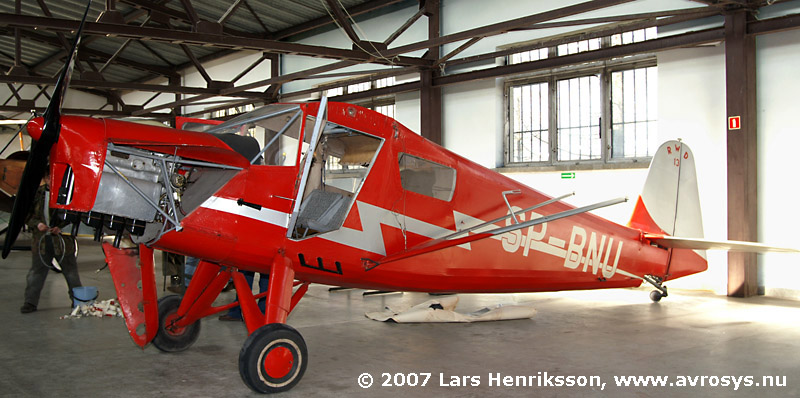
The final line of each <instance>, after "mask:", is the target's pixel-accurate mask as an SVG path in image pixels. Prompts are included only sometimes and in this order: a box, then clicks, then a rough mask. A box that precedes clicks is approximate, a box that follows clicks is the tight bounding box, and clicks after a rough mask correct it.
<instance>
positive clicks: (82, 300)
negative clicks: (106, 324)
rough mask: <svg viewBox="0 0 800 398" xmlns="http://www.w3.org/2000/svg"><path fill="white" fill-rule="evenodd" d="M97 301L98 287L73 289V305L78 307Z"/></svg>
mask: <svg viewBox="0 0 800 398" xmlns="http://www.w3.org/2000/svg"><path fill="white" fill-rule="evenodd" d="M96 299H97V287H96V286H81V287H74V288H72V305H73V306H75V307H77V306H80V305H89V304H93V303H94V300H96Z"/></svg>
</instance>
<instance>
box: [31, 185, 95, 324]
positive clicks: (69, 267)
mask: <svg viewBox="0 0 800 398" xmlns="http://www.w3.org/2000/svg"><path fill="white" fill-rule="evenodd" d="M48 181H49V175H48V176H45V178H44V184H42V185H41V186H39V189H38V190H37V191H36V196H35V197H34V202H33V209H32V210H31V213H30V214H29V215H28V218H27V219H26V221H25V224H26V225H27V226H28V227H29V228H30V230H31V231H32V235H33V237H32V240H31V269H30V270H28V276H27V284H26V286H25V303H24V304H23V305H22V307H21V308H20V312H21V313H23V314H28V313H31V312H34V311H36V309H37V306H38V305H39V297H40V296H41V293H42V288H43V287H44V281H45V279H47V273H48V272H50V269H51V267H50V266H48V265H49V264H52V263H53V259H54V258H55V257H56V250H55V246H60V241H61V239H63V243H64V244H63V253H64V256H63V258H62V259H60V261H58V265H59V266H60V268H61V272H62V274H63V275H64V279H66V281H67V287H68V289H69V291H68V293H69V298H70V305H72V299H73V294H72V292H73V290H72V289H73V288H76V287H80V286H81V278H80V275H78V263H77V260H76V259H75V237H73V236H70V235H62V234H61V228H63V227H65V226H66V225H67V224H68V223H67V222H66V221H59V220H55V219H54V211H53V210H51V209H50V208H49V206H48V201H49V198H50V192H49V187H48ZM51 221H53V224H52V225H53V226H52V227H51V226H50V225H51V224H50V223H51ZM48 234H49V235H48ZM57 241H58V242H57ZM40 242H41V243H43V244H41V243H40ZM59 256H60V255H59ZM56 260H58V259H56Z"/></svg>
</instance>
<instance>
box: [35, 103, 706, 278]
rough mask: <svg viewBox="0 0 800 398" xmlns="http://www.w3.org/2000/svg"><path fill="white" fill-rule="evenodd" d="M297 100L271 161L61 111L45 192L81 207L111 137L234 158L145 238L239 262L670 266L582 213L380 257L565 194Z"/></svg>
mask: <svg viewBox="0 0 800 398" xmlns="http://www.w3.org/2000/svg"><path fill="white" fill-rule="evenodd" d="M296 106H297V112H302V116H301V117H300V118H298V119H300V120H302V125H300V126H299V129H298V131H297V138H298V142H300V143H303V142H305V144H302V145H296V146H295V147H294V148H293V149H294V150H295V151H296V152H294V153H292V152H290V151H283V152H282V153H281V154H279V155H280V156H281V159H282V160H281V161H280V162H272V161H268V159H270V156H274V155H270V156H267V155H268V154H269V153H270V151H266V152H264V153H263V155H261V158H260V160H259V162H251V161H250V159H246V158H245V157H244V156H242V155H240V154H239V153H236V152H235V151H233V150H231V149H230V147H228V146H227V145H226V144H225V143H223V142H222V141H221V140H219V139H217V138H215V137H214V136H213V135H211V134H207V133H199V132H191V131H184V130H175V129H169V128H162V127H153V126H145V125H139V124H132V123H125V122H119V121H104V120H98V119H89V118H80V117H63V118H62V125H63V127H62V134H61V139H60V140H59V142H58V144H57V146H56V148H55V149H54V151H53V154H52V155H51V156H52V166H51V167H52V170H51V171H52V173H51V176H52V177H51V178H52V180H51V184H52V186H54V187H59V186H61V187H65V186H67V185H68V184H67V183H66V182H65V178H66V176H67V173H65V168H66V167H67V166H69V167H70V168H71V169H72V172H73V174H74V193H72V197H71V198H70V201H69V203H66V204H65V203H64V200H61V202H62V203H59V201H58V200H57V198H56V195H53V197H52V198H51V206H53V207H57V208H62V209H66V210H70V211H71V212H77V213H86V212H89V211H92V210H93V208H95V207H96V206H97V204H96V202H97V200H96V196H97V195H98V186H99V185H100V179H101V175H103V174H104V173H103V171H102V170H103V169H104V167H103V164H104V163H105V162H106V157H107V156H112V155H110V154H111V152H110V151H108V149H109V146H108V145H109V143H111V145H112V146H114V148H123V147H132V148H136V149H137V150H138V149H141V150H145V151H150V152H153V153H157V154H165V155H170V156H180V157H181V158H182V159H193V160H198V161H203V162H213V163H216V164H223V165H228V166H235V167H236V169H235V170H233V171H229V172H228V174H227V177H225V180H224V183H221V186H220V187H219V188H218V189H216V186H214V188H215V190H214V191H213V192H209V193H208V196H207V197H202V198H201V199H202V201H200V202H199V203H198V204H196V205H194V206H192V208H191V210H190V211H188V212H187V213H186V214H181V215H180V217H179V219H180V228H175V229H172V230H170V231H167V232H166V233H163V234H161V235H160V236H158V237H157V239H155V240H151V241H149V242H146V243H147V244H148V245H151V246H153V247H155V248H157V249H161V250H165V251H171V252H176V253H180V254H184V255H187V256H193V257H199V258H203V259H206V260H208V261H211V262H214V263H218V264H221V265H226V266H231V267H235V268H238V269H243V270H251V271H256V272H268V271H269V264H271V262H272V259H273V258H274V257H275V256H276V255H277V254H278V253H283V254H285V255H286V256H287V257H288V258H290V259H292V261H293V267H294V270H295V278H296V279H299V280H303V281H308V282H313V283H324V284H330V285H336V286H347V287H361V288H370V289H388V290H402V291H427V292H535V291H554V290H572V289H597V288H613V287H628V286H638V285H639V284H641V282H642V279H641V276H643V275H655V276H659V277H662V278H664V277H666V275H667V273H668V269H667V267H668V264H669V262H670V261H669V259H670V255H671V254H670V251H668V250H666V249H663V248H659V247H655V246H652V245H651V244H649V242H647V241H646V240H645V239H643V238H642V232H641V231H639V230H638V229H632V228H628V227H625V226H622V225H618V224H616V223H613V222H610V221H608V220H605V219H603V218H600V217H598V216H595V215H593V214H590V213H582V214H577V215H574V216H570V217H567V218H564V219H560V220H556V221H552V222H547V223H543V224H539V225H536V226H532V227H528V228H523V229H521V230H516V231H511V232H508V233H505V234H503V235H498V236H495V237H492V238H487V239H483V240H479V241H476V242H472V243H469V244H466V245H461V246H454V247H449V248H446V249H442V250H439V251H434V252H431V253H427V254H423V255H420V256H416V257H413V258H408V259H405V260H399V261H394V262H389V263H386V264H380V265H377V266H375V265H374V262H376V261H379V260H380V259H382V258H384V257H386V256H388V255H391V254H395V253H400V252H403V251H405V250H408V249H410V248H413V247H415V246H416V245H419V244H421V243H423V242H425V241H428V240H430V239H437V238H442V237H445V236H447V235H450V234H452V233H454V232H457V231H460V230H464V229H466V228H469V227H472V226H475V225H478V224H481V223H483V222H485V221H489V220H493V219H498V218H501V217H505V216H508V215H509V214H510V213H511V211H510V210H513V211H514V216H513V217H510V218H506V219H505V220H503V221H499V222H497V223H496V224H495V226H506V225H511V224H513V223H515V222H522V221H525V220H530V219H532V218H535V217H539V216H542V215H549V214H555V213H558V212H562V211H565V210H569V209H571V208H572V207H571V206H569V205H568V204H566V203H563V202H555V203H552V204H549V205H546V206H543V207H540V208H537V209H535V210H533V211H528V212H520V210H521V209H526V208H529V207H532V206H534V205H536V204H539V203H542V202H545V201H547V200H549V199H551V198H550V197H549V196H547V195H544V194H543V193H540V192H538V191H536V190H534V189H532V188H530V187H527V186H525V185H523V184H521V183H519V182H516V181H514V180H512V179H510V178H507V177H505V176H503V175H501V174H498V173H496V172H494V171H491V170H488V169H486V168H484V167H482V166H480V165H478V164H476V163H474V162H472V161H470V160H468V159H465V158H463V157H461V156H458V155H456V154H454V153H452V152H450V151H448V150H446V149H444V148H442V147H440V146H438V145H435V144H433V143H431V142H430V141H428V140H425V139H424V138H422V137H420V136H419V135H417V134H415V133H414V132H412V131H410V130H408V129H407V128H405V127H404V126H403V125H401V124H399V123H398V122H396V121H395V120H393V119H391V118H389V117H386V116H384V115H381V114H379V113H376V112H373V111H370V110H367V109H364V108H361V107H357V106H354V105H350V104H343V103H330V104H328V110H327V122H328V124H327V125H326V126H327V127H326V130H323V131H322V132H321V133H320V134H321V137H318V141H317V142H313V141H312V140H311V137H308V135H309V134H313V132H312V131H313V128H312V126H311V124H313V123H314V122H315V118H314V116H315V115H317V112H318V107H319V104H317V103H311V104H301V105H296ZM288 114H291V112H289V113H288ZM298 115H300V114H299V113H298ZM286 126H289V124H288V123H287V124H286ZM34 131H35V128H34ZM285 134H288V133H285ZM281 139H283V138H281ZM261 145H262V146H264V145H266V143H265V142H262V143H261ZM286 148H289V149H292V147H291V146H287V147H286ZM309 148H312V150H309ZM287 152H288V153H287ZM307 152H311V154H313V156H317V157H318V158H319V160H324V159H327V160H325V161H323V162H322V163H323V164H324V166H321V165H320V164H319V161H317V162H311V163H310V166H309V167H305V166H306V163H307V161H308V159H306V156H307V155H308V154H307ZM322 155H324V156H322ZM261 159H263V160H264V161H263V162H262V161H261ZM332 159H335V162H333V160H332ZM256 163H262V164H256ZM334 163H336V164H334ZM315 165H316V167H317V168H315ZM334 166H335V167H334ZM315 170H318V171H317V174H315ZM106 173H109V171H108V169H106ZM304 174H305V175H306V178H305V179H304V178H303V175H304ZM70 178H72V177H70ZM103 178H104V177H103ZM189 178H190V179H191V177H189ZM508 191H518V192H519V193H513V194H508V193H507V194H506V198H507V200H508V204H509V205H510V206H511V207H510V208H509V205H507V204H506V201H505V200H504V194H503V193H504V192H508ZM174 196H176V197H178V198H179V195H177V194H175V195H174ZM195 196H197V194H195ZM162 200H163V199H162ZM195 200H197V199H196V198H195ZM167 213H169V212H167ZM176 213H179V212H176ZM514 218H516V221H515V220H514ZM145 221H148V222H149V220H145ZM689 253H693V252H689ZM694 257H695V256H691V255H688V257H687V258H690V260H687V261H691V262H697V264H696V265H692V267H689V269H690V273H691V272H699V271H702V270H703V269H705V260H703V259H702V258H700V256H696V257H697V258H696V259H695V258H694ZM684 273H685V272H684ZM678 276H682V275H678Z"/></svg>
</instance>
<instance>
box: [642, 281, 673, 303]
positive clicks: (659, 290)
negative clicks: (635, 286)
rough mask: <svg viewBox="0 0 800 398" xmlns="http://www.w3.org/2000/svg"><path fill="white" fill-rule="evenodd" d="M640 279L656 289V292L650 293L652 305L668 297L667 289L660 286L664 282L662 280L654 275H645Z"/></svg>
mask: <svg viewBox="0 0 800 398" xmlns="http://www.w3.org/2000/svg"><path fill="white" fill-rule="evenodd" d="M642 279H643V280H644V281H645V282H647V283H649V284H651V285H653V287H655V288H656V290H653V291H652V292H650V300H652V301H653V302H654V303H657V302H659V301H661V299H662V298H664V297H667V296H669V293H667V287H666V286H664V285H663V284H662V282H664V279H663V278H661V277H659V276H655V275H645V276H643V277H642Z"/></svg>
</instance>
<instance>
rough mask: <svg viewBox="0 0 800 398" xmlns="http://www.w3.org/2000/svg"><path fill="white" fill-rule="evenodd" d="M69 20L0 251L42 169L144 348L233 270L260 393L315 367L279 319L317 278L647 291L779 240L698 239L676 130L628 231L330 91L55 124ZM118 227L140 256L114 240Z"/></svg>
mask: <svg viewBox="0 0 800 398" xmlns="http://www.w3.org/2000/svg"><path fill="white" fill-rule="evenodd" d="M87 10H88V7H87ZM84 19H85V17H84ZM80 31H81V29H78V34H77V39H76V42H75V44H74V48H73V51H72V52H71V53H70V55H69V59H68V61H67V67H65V68H64V71H63V72H62V74H61V76H60V78H59V81H58V83H57V85H56V89H55V91H54V95H53V96H52V98H51V102H50V105H49V106H48V109H47V111H46V112H45V113H44V115H43V117H39V118H35V119H33V120H32V121H31V122H30V123H29V124H28V126H27V131H28V133H29V134H30V135H31V137H32V138H33V139H35V140H36V142H35V144H34V145H33V147H32V148H31V151H30V154H29V157H28V161H27V162H26V165H25V169H24V171H23V173H22V178H21V182H20V185H19V189H18V192H17V195H16V199H15V202H14V208H13V211H12V215H11V220H10V223H9V228H8V232H7V234H6V241H5V245H4V248H3V257H6V256H7V255H8V253H9V250H10V248H11V246H12V245H13V243H14V240H15V239H16V237H17V235H18V233H19V231H20V229H21V226H22V224H23V221H24V218H25V216H26V215H27V213H28V211H29V210H30V204H31V202H32V198H33V195H34V193H35V192H36V189H37V187H38V185H39V182H40V181H41V179H42V178H43V177H44V175H45V173H46V170H47V168H48V167H49V170H50V186H51V187H52V188H53V191H52V194H51V196H50V201H49V204H50V206H51V207H52V208H56V209H59V211H60V214H61V216H62V217H65V218H66V219H68V220H70V221H73V222H74V227H73V231H75V230H77V227H78V225H79V223H80V222H84V223H86V224H88V225H90V226H93V227H95V228H96V238H97V239H98V240H99V239H100V238H101V237H102V236H103V235H104V234H111V235H114V244H109V243H104V245H103V250H104V251H105V254H106V260H107V262H108V263H109V268H110V270H111V274H112V277H113V280H114V284H115V287H116V289H117V294H118V298H119V301H120V303H121V305H122V308H123V313H124V315H125V320H126V323H127V326H128V330H129V333H130V335H131V337H132V338H133V340H134V342H136V343H137V344H138V345H140V346H142V347H144V346H145V345H147V344H148V343H151V342H152V343H153V345H154V346H155V347H156V348H158V349H160V350H162V351H167V352H174V351H182V350H185V349H187V348H189V346H191V345H192V344H193V343H194V342H195V340H196V339H197V337H198V334H199V332H200V321H201V319H202V318H204V317H206V316H209V315H212V314H216V313H219V312H221V311H225V310H227V309H229V308H230V307H232V306H234V305H236V304H235V303H234V304H229V305H223V306H213V302H214V300H215V299H216V298H217V297H218V295H219V294H220V292H221V291H222V289H223V287H224V286H225V285H226V284H227V282H228V280H229V279H230V278H233V281H234V284H235V287H236V293H237V296H238V300H239V303H240V304H239V305H241V307H242V312H243V316H244V321H245V324H246V326H247V330H248V337H247V339H246V340H245V342H244V345H243V347H242V350H241V351H240V355H239V372H240V374H241V376H242V379H243V381H244V382H245V384H246V385H247V386H248V387H250V388H251V389H253V390H254V391H257V392H262V393H271V392H280V391H285V390H288V389H291V388H292V387H293V386H294V385H296V384H297V383H298V382H299V381H300V379H301V378H302V376H303V373H304V372H305V370H306V367H307V366H308V355H307V349H306V344H305V341H304V340H303V337H302V336H301V335H300V334H299V333H298V332H297V331H296V330H295V329H294V328H292V327H291V326H288V325H287V324H286V321H287V317H288V316H289V314H290V312H291V311H292V309H293V308H294V307H295V305H296V304H297V303H298V301H299V300H300V299H301V298H302V296H303V295H304V293H305V292H306V291H307V289H308V285H309V284H310V283H321V284H329V285H335V286H344V287H354V288H367V289H383V290H397V291H420V292H443V293H499V292H542V291H557V290H577V289H600V288H619V287H634V286H639V285H640V284H641V283H642V282H643V281H646V282H648V283H650V284H652V285H653V286H655V287H656V290H654V291H653V293H652V294H651V298H652V299H653V300H655V301H658V300H660V299H661V298H662V297H663V296H666V295H667V290H666V287H664V286H663V284H662V282H664V281H666V280H671V279H675V278H679V277H682V276H686V275H690V274H694V273H697V272H701V271H703V270H705V269H706V267H707V262H706V260H705V258H704V252H702V250H704V249H708V248H725V249H732V250H747V251H763V250H772V249H774V248H769V247H766V246H763V245H759V244H755V243H748V242H710V241H706V240H703V239H702V224H701V216H700V211H699V209H700V207H699V199H698V194H697V181H696V176H695V171H694V156H693V155H692V152H691V151H690V150H689V148H688V146H687V145H686V144H684V143H681V142H678V141H670V142H667V143H665V144H664V145H662V146H661V147H660V148H659V149H658V151H657V152H656V153H655V155H654V156H653V160H652V163H651V166H650V171H649V174H648V177H647V180H646V183H645V186H644V189H643V192H642V194H641V196H640V197H639V199H638V201H637V203H636V206H635V209H634V213H633V216H632V218H631V221H630V223H629V225H628V226H622V225H618V224H616V223H613V222H610V221H607V220H605V219H603V218H601V217H598V216H596V215H593V214H591V213H589V211H591V210H594V209H597V208H600V207H604V206H609V205H613V204H615V203H619V202H621V201H623V200H624V199H618V200H611V201H606V202H601V203H597V204H594V205H590V206H584V207H579V208H575V207H573V206H570V205H568V204H566V203H564V202H562V201H561V199H564V197H559V198H551V197H548V196H546V195H544V194H542V193H540V192H538V191H536V190H534V189H532V188H530V187H527V186H525V185H523V184H521V183H519V182H516V181H514V180H512V179H510V178H507V177H505V176H503V175H500V174H498V173H495V172H493V171H491V170H488V169H486V168H484V167H481V166H479V165H477V164H476V163H474V162H472V161H470V160H468V159H465V158H463V157H461V156H458V155H456V154H454V153H452V152H450V151H448V150H446V149H444V148H442V147H440V146H438V145H436V144H434V143H432V142H430V141H428V140H426V139H424V138H422V137H420V136H419V135H417V134H415V133H413V132H412V131H410V130H408V129H407V128H406V127H404V126H403V125H401V124H400V123H398V122H397V121H395V120H393V119H392V118H389V117H387V116H384V115H381V114H379V113H377V112H374V111H371V110H368V109H365V108H362V107H359V106H355V105H350V104H346V103H328V102H327V99H326V98H325V97H323V98H322V100H321V101H320V102H317V103H304V104H274V105H268V106H265V107H263V108H260V109H257V110H255V111H253V112H250V113H247V114H243V115H240V116H237V117H235V118H233V119H231V120H229V121H227V122H225V123H221V124H220V123H219V122H213V121H202V120H195V119H192V120H186V119H181V120H179V123H180V125H179V126H177V127H178V129H172V128H167V127H159V126H150V125H142V124H135V123H129V122H123V121H117V120H109V119H96V118H88V117H76V116H61V100H62V98H63V93H64V91H65V90H66V87H67V85H68V81H69V76H70V72H71V64H72V61H73V59H74V56H75V52H76V50H77V48H78V41H79V39H80ZM192 130H203V131H192ZM48 157H49V165H48ZM126 236H130V238H131V239H132V240H133V242H135V243H136V244H138V247H134V248H119V243H120V241H121V239H122V238H123V237H126ZM154 249H160V250H164V251H169V252H173V253H179V254H182V255H186V256H192V257H196V258H199V259H200V263H199V265H198V267H197V270H196V271H195V274H194V276H193V278H192V282H191V284H190V285H189V286H188V288H187V290H186V292H185V294H184V295H183V297H181V296H175V295H173V296H166V297H162V298H161V299H157V293H156V283H155V274H154V260H153V250H154ZM776 250H777V249H776ZM239 270H242V271H254V272H260V273H262V274H264V275H268V278H269V289H268V291H267V292H265V293H261V294H259V295H255V296H254V295H253V293H252V291H251V288H250V286H249V285H248V284H247V281H246V280H245V277H244V276H243V274H242V273H240V272H237V271H239ZM262 298H263V299H265V301H266V308H265V310H264V312H262V311H261V310H260V309H259V307H258V305H257V301H258V300H259V299H262Z"/></svg>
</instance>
